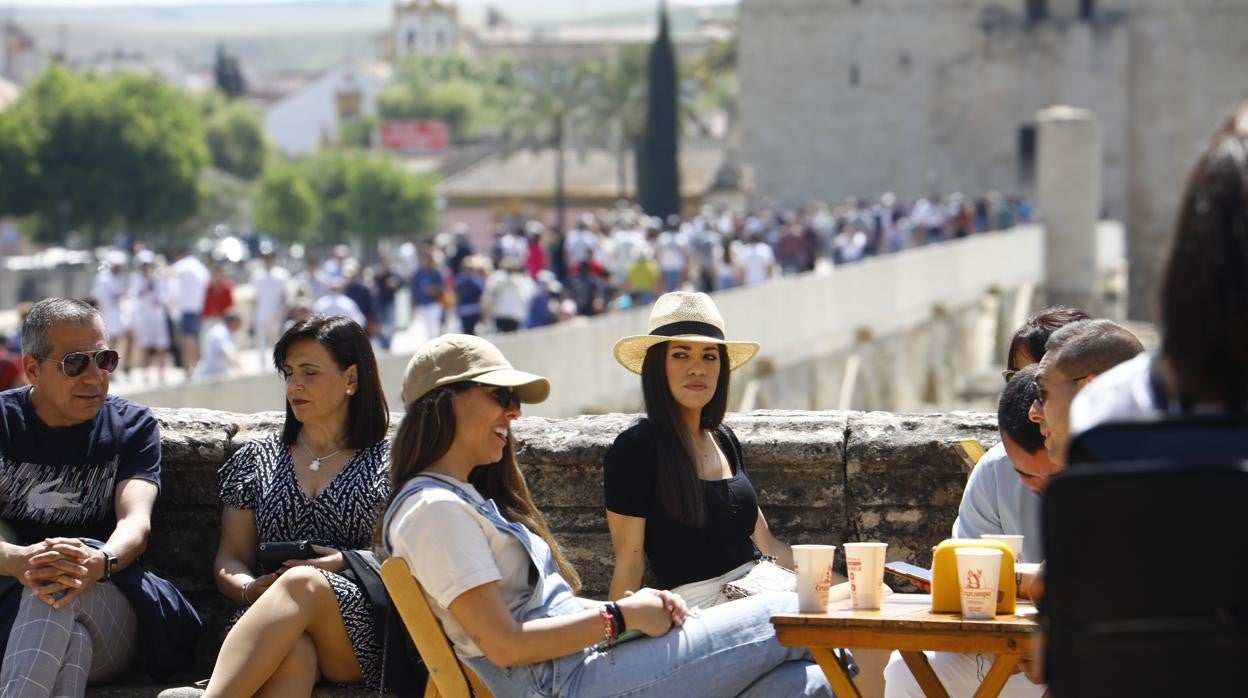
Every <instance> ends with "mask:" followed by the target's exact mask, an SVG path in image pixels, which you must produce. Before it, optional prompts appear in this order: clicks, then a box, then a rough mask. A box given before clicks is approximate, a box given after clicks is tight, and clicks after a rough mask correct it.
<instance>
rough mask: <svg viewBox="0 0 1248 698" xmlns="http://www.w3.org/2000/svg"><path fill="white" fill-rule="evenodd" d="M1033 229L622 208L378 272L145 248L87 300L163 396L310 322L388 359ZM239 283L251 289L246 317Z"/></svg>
mask: <svg viewBox="0 0 1248 698" xmlns="http://www.w3.org/2000/svg"><path fill="white" fill-rule="evenodd" d="M1030 217H1031V207H1030V204H1029V203H1028V202H1027V201H1025V200H1022V199H1018V198H1016V197H1010V198H1001V197H999V196H997V195H995V194H993V195H990V196H987V197H984V198H981V199H978V200H976V201H974V202H970V201H967V200H966V199H964V198H963V197H962V196H961V195H953V196H951V197H949V198H948V199H946V200H941V199H927V198H920V199H918V200H916V201H914V202H912V203H910V202H901V201H899V200H898V199H897V198H896V197H895V196H893V195H892V194H885V195H884V196H882V197H880V199H879V200H878V201H876V202H874V203H870V202H867V201H866V200H851V201H848V202H846V203H844V204H842V205H840V206H835V207H830V206H826V205H823V204H815V205H811V206H809V207H807V208H805V209H802V210H800V211H794V210H772V209H763V210H759V211H757V212H753V213H749V214H741V213H733V212H728V211H722V210H718V209H714V208H711V207H706V208H704V209H703V210H702V211H701V212H699V213H698V214H696V215H693V216H690V217H688V218H680V217H672V218H671V219H669V220H667V221H663V220H660V219H658V218H654V217H650V216H645V215H643V214H642V213H641V212H640V211H639V210H638V209H637V208H636V207H632V206H628V205H626V204H623V203H621V204H620V205H618V206H617V207H616V208H614V209H610V210H603V211H599V212H597V213H594V214H585V215H583V216H581V217H580V218H579V219H578V220H577V221H576V223H575V224H574V225H573V226H572V227H571V229H569V230H568V231H567V234H566V235H562V234H560V233H559V232H558V231H556V230H552V229H548V228H546V227H545V226H544V225H542V224H541V223H540V222H538V221H535V220H508V221H504V222H501V223H499V224H498V225H497V226H496V228H495V230H494V231H493V236H492V239H491V242H490V244H489V245H488V248H485V247H483V248H482V249H474V247H473V245H472V244H471V242H470V235H469V234H468V231H467V230H466V229H465V228H464V227H463V226H454V227H453V228H452V229H451V230H449V231H447V232H445V233H443V234H441V235H438V236H436V237H435V238H432V239H427V240H423V241H420V242H416V243H405V244H403V245H401V246H399V247H398V248H397V249H396V250H395V251H394V252H393V253H392V254H385V255H379V260H378V261H376V262H375V263H373V264H367V263H365V262H364V261H362V260H361V259H359V258H357V257H356V256H353V254H352V251H351V249H350V248H349V247H348V246H347V245H338V246H335V247H334V248H333V250H332V252H331V253H330V254H329V255H328V256H326V257H325V258H324V259H318V258H316V257H314V256H310V255H308V256H302V257H301V258H298V259H291V258H281V257H279V256H278V255H277V254H275V253H274V251H273V250H272V249H271V248H265V249H262V251H261V254H260V255H259V258H258V260H255V261H253V262H251V263H250V265H249V266H237V267H236V266H233V265H231V264H230V263H228V262H213V263H212V264H211V265H210V266H209V265H205V264H204V262H203V261H202V260H201V259H200V258H199V257H198V256H197V255H195V254H193V253H191V252H190V251H189V250H185V249H184V250H181V251H179V252H178V253H177V254H176V256H175V258H174V259H173V260H172V261H171V262H169V261H166V259H165V257H163V256H161V255H157V254H155V253H154V252H152V251H151V250H147V249H143V248H141V247H140V248H139V249H138V250H136V251H135V254H134V255H133V259H132V260H131V259H129V258H127V256H126V255H125V254H124V253H121V252H114V253H112V254H109V255H107V256H106V258H105V259H104V261H103V262H102V263H101V265H100V269H99V271H98V273H97V275H96V278H95V280H94V283H93V285H92V291H91V295H92V297H93V298H94V300H95V303H96V304H97V305H98V307H99V308H100V311H101V313H102V314H103V316H104V318H105V323H106V325H107V327H108V331H109V336H110V337H112V338H113V341H114V343H115V344H117V345H118V347H119V348H120V349H121V350H122V352H123V358H124V361H123V365H124V366H127V367H133V368H135V369H138V373H140V374H141V375H143V376H144V377H145V378H149V379H151V380H155V381H158V382H161V381H163V380H164V377H165V372H166V370H167V368H168V366H169V365H170V364H174V365H176V366H179V367H181V369H182V370H184V371H185V375H187V376H189V377H191V378H192V379H195V380H205V379H212V378H217V377H221V376H224V375H229V374H230V373H232V372H234V371H235V370H236V369H237V368H239V366H240V365H241V361H240V358H239V348H240V347H242V346H254V347H268V346H271V345H272V343H273V342H274V340H275V339H276V337H277V336H278V335H279V334H280V333H281V331H282V330H283V329H284V328H286V327H289V326H290V325H291V324H293V323H295V322H298V321H299V320H302V319H304V318H306V317H308V316H310V315H312V314H322V315H324V314H340V315H345V316H347V317H350V318H352V319H354V320H356V321H357V322H358V323H360V325H361V326H363V327H364V328H365V329H366V331H367V332H368V334H369V336H370V338H372V340H373V341H374V344H375V345H376V348H377V349H379V350H386V349H388V348H389V347H390V345H391V342H392V340H393V338H394V336H395V334H396V332H398V331H400V330H401V329H403V328H400V327H398V322H399V320H400V319H402V318H405V317H406V318H409V320H408V325H409V328H410V329H411V330H414V331H415V332H416V334H417V341H423V340H427V339H430V338H433V337H436V336H438V335H439V334H442V333H443V332H463V333H465V334H476V333H478V332H514V331H517V330H521V329H525V328H533V327H541V326H544V325H549V324H553V323H556V322H559V321H562V320H567V319H570V318H574V317H577V316H593V315H598V314H602V313H609V312H615V311H621V310H626V309H629V308H632V307H634V306H645V305H648V304H650V303H652V302H653V301H654V299H655V298H657V297H658V296H659V295H660V294H662V293H666V292H669V291H675V290H697V291H702V292H705V293H712V292H715V291H722V290H726V289H730V288H735V287H738V286H752V285H757V284H762V283H766V282H767V281H769V280H771V279H773V278H775V277H777V276H779V275H784V274H793V273H800V272H804V271H811V270H813V269H815V268H816V266H818V265H821V264H823V265H833V266H834V265H840V264H849V263H853V262H856V261H859V260H861V259H864V258H867V257H871V256H875V255H880V254H887V253H890V252H896V251H899V250H902V249H906V248H909V247H914V246H918V245H924V244H930V243H934V242H937V241H940V240H946V239H954V238H960V237H965V236H967V235H970V234H972V233H975V232H983V231H987V230H996V229H1003V228H1008V227H1011V226H1012V225H1014V224H1015V223H1020V222H1027V221H1028V220H1030ZM361 256H363V255H361ZM236 283H238V284H240V286H241V285H243V284H247V285H248V288H249V298H248V299H247V300H246V302H247V307H245V308H244V307H240V305H239V303H240V302H242V301H243V299H241V298H240V299H236V298H235V295H236V294H235V284H236ZM239 295H240V296H241V295H243V294H239ZM400 303H407V304H408V305H409V307H408V308H406V309H400V307H399V305H400ZM404 311H410V312H404ZM240 330H245V334H244V335H242V336H240V335H239V334H238V333H239V331H240Z"/></svg>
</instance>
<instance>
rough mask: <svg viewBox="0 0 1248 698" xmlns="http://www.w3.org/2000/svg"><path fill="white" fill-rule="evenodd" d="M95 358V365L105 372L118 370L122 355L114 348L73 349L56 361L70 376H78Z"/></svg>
mask: <svg viewBox="0 0 1248 698" xmlns="http://www.w3.org/2000/svg"><path fill="white" fill-rule="evenodd" d="M93 359H94V360H95V365H96V366H98V367H99V369H100V370H101V371H103V372H105V373H112V372H113V371H115V370H117V364H118V363H119V362H120V361H121V357H120V356H119V355H118V354H117V352H116V351H115V350H113V349H100V350H98V351H71V352H69V353H68V354H66V355H65V356H63V357H61V360H60V361H57V362H56V363H58V364H60V365H61V371H63V372H64V373H65V375H66V376H68V377H69V378H77V377H78V376H81V375H82V372H83V371H85V370H87V366H89V365H90V364H91V361H92V360H93Z"/></svg>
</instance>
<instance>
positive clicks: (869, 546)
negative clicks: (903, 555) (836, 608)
mask: <svg viewBox="0 0 1248 698" xmlns="http://www.w3.org/2000/svg"><path fill="white" fill-rule="evenodd" d="M887 549H888V543H846V544H845V570H846V571H847V572H848V573H849V599H850V605H852V606H853V607H854V608H856V609H861V610H868V611H870V610H876V609H878V608H879V607H880V605H881V604H882V603H883V602H884V589H883V586H884V552H885V551H886V550H887Z"/></svg>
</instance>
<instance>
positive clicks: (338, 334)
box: [273, 315, 390, 449]
mask: <svg viewBox="0 0 1248 698" xmlns="http://www.w3.org/2000/svg"><path fill="white" fill-rule="evenodd" d="M304 339H314V340H316V341H317V342H320V344H321V346H323V347H325V349H326V351H328V352H329V355H330V356H332V357H333V358H334V363H335V364H337V365H338V370H340V371H345V370H347V369H348V368H350V367H352V366H355V372H356V386H355V394H353V395H351V396H349V397H347V439H346V446H347V447H348V448H354V449H361V448H367V447H369V446H372V445H373V444H375V443H377V442H378V441H381V440H382V439H384V438H386V429H388V428H389V427H390V408H389V407H388V406H387V405H386V395H385V393H384V392H383V391H382V389H381V378H380V377H379V375H378V371H377V358H376V357H375V356H374V355H373V344H372V342H370V341H369V340H368V334H367V333H366V332H365V331H364V328H363V327H360V325H359V323H357V322H356V321H355V320H352V319H351V318H349V317H346V316H344V315H313V316H311V317H309V318H307V319H305V320H301V321H299V322H297V323H295V324H294V325H293V326H291V328H290V329H288V330H286V333H285V334H283V335H282V338H281V339H279V340H277V344H276V345H275V346H274V347H273V366H274V367H275V368H277V372H278V373H280V374H282V375H283V376H284V375H285V372H284V371H283V370H282V365H283V364H285V363H286V354H287V352H289V351H290V347H291V345H293V344H294V343H295V342H298V341H300V340H304ZM302 428H303V423H302V422H300V421H299V420H298V419H297V418H296V417H295V412H294V410H292V409H291V408H290V401H289V400H287V401H286V423H285V425H284V426H283V427H282V442H283V443H285V444H287V445H290V444H293V443H295V440H296V439H298V438H299V430H300V429H302Z"/></svg>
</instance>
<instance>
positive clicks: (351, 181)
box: [292, 150, 437, 245]
mask: <svg viewBox="0 0 1248 698" xmlns="http://www.w3.org/2000/svg"><path fill="white" fill-rule="evenodd" d="M292 167H294V168H295V169H296V170H297V171H298V172H299V174H300V177H301V178H302V179H303V180H304V181H306V182H307V183H308V185H309V187H310V189H311V191H312V193H313V196H314V197H315V198H316V201H317V202H318V206H319V209H320V217H319V219H318V222H317V224H316V227H315V230H316V234H315V235H314V236H310V237H309V238H305V239H307V240H309V241H314V242H317V243H320V244H325V245H329V244H334V243H338V242H341V241H342V240H344V239H346V238H351V237H356V238H361V239H364V240H368V241H376V240H379V239H382V238H386V237H391V236H395V235H410V234H417V233H423V232H427V231H429V230H431V229H432V228H433V226H434V224H435V223H436V218H437V211H436V209H435V207H434V180H433V179H432V178H430V177H428V176H419V175H415V174H412V173H411V172H409V171H408V170H407V169H406V168H404V167H403V166H402V165H401V164H399V163H398V162H397V161H395V160H393V159H391V158H389V157H377V156H374V155H372V154H369V153H365V152H361V151H351V150H326V151H322V152H320V153H318V154H316V155H313V156H310V157H307V158H301V159H300V160H298V161H296V162H295V163H294V164H293V165H292Z"/></svg>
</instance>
